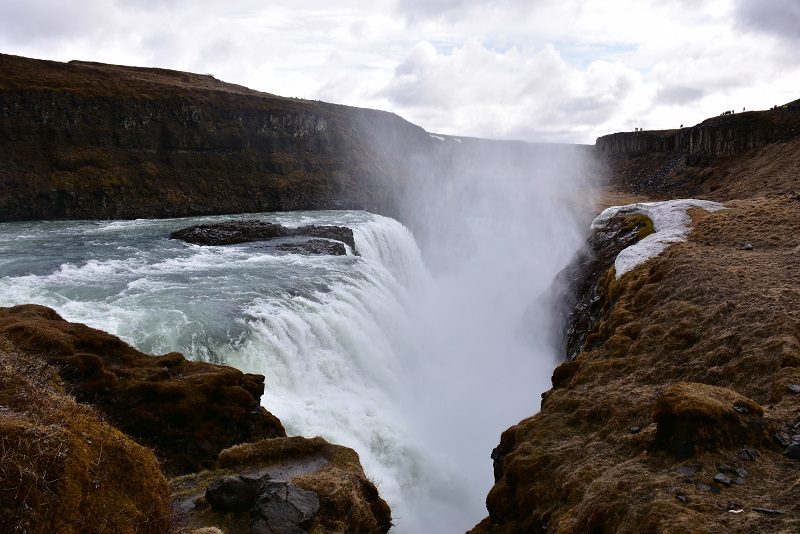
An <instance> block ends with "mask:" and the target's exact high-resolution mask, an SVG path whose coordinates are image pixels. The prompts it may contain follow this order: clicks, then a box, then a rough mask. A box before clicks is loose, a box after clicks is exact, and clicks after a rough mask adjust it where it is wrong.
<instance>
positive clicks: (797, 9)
mask: <svg viewBox="0 0 800 534" xmlns="http://www.w3.org/2000/svg"><path fill="white" fill-rule="evenodd" d="M735 14H736V19H737V21H738V22H739V24H741V25H742V26H743V27H745V28H748V29H751V30H756V31H760V32H763V33H767V34H771V35H774V36H777V37H779V38H782V39H787V40H789V41H794V42H797V41H800V3H798V2H797V0H738V2H737V4H736V10H735Z"/></svg>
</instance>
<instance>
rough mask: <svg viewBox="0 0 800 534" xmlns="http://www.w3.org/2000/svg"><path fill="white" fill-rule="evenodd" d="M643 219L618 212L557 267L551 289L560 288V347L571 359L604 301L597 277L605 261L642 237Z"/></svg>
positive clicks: (604, 268) (602, 273)
mask: <svg viewBox="0 0 800 534" xmlns="http://www.w3.org/2000/svg"><path fill="white" fill-rule="evenodd" d="M645 225H646V223H645V221H644V220H643V218H642V217H630V216H627V217H626V216H620V217H617V218H615V219H613V220H612V221H610V222H609V224H608V225H607V226H605V227H604V228H602V229H598V230H594V231H592V233H591V234H590V235H589V237H588V238H587V239H586V243H585V244H584V245H583V247H582V248H581V249H580V250H579V251H578V252H577V253H576V254H575V256H574V257H573V259H572V261H570V263H569V265H568V266H567V267H566V268H565V269H564V270H563V271H561V272H560V273H559V274H558V275H557V277H556V279H555V281H554V283H553V286H552V289H551V292H553V293H560V291H562V290H564V291H565V293H564V294H563V297H564V298H557V297H552V298H553V300H555V301H557V302H560V303H561V304H560V307H559V317H560V322H561V330H562V331H563V341H562V343H563V350H564V352H565V354H566V355H567V360H572V359H574V358H575V357H576V356H577V355H578V353H579V352H580V351H581V350H583V349H584V346H585V343H586V338H587V336H588V335H589V333H590V331H591V327H592V325H594V324H595V323H596V322H597V321H598V320H599V319H600V317H601V316H602V314H603V310H604V309H605V307H606V306H607V305H608V303H607V302H606V299H605V298H604V296H603V294H602V288H601V280H602V278H603V277H604V276H605V275H606V271H607V270H608V267H609V265H613V264H614V259H615V258H616V257H617V255H618V254H619V253H620V252H621V251H622V250H623V249H625V248H627V247H629V246H630V245H633V244H634V243H636V242H637V241H638V240H639V239H640V237H642V234H641V232H642V230H643V228H644V227H645Z"/></svg>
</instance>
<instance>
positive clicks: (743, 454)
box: [738, 447, 758, 462]
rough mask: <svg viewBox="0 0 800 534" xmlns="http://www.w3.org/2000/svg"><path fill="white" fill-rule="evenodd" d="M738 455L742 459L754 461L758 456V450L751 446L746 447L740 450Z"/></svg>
mask: <svg viewBox="0 0 800 534" xmlns="http://www.w3.org/2000/svg"><path fill="white" fill-rule="evenodd" d="M738 456H739V459H740V460H744V461H746V462H753V461H755V459H756V458H757V457H758V452H757V451H756V450H754V449H751V448H749V447H744V448H743V449H742V450H740V451H739V455H738Z"/></svg>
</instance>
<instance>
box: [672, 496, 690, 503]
mask: <svg viewBox="0 0 800 534" xmlns="http://www.w3.org/2000/svg"><path fill="white" fill-rule="evenodd" d="M675 498H676V499H678V500H679V501H681V502H682V503H683V504H687V503H688V502H689V499H688V498H687V497H686V496H685V495H676V496H675Z"/></svg>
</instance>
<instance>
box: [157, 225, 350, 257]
mask: <svg viewBox="0 0 800 534" xmlns="http://www.w3.org/2000/svg"><path fill="white" fill-rule="evenodd" d="M282 237H316V238H322V239H312V240H310V241H306V242H304V243H283V244H280V245H278V246H277V248H278V249H279V250H283V251H285V252H293V251H294V252H301V253H306V254H334V255H339V256H340V255H342V254H344V253H345V251H344V247H342V248H341V254H339V251H340V249H339V248H338V247H329V246H324V245H323V244H324V243H325V242H326V241H325V240H328V239H330V240H334V241H339V242H340V243H343V244H345V245H347V246H349V247H350V249H351V250H352V251H353V252H356V242H355V237H354V236H353V230H352V229H351V228H347V227H345V226H320V225H308V226H299V227H297V228H287V227H286V226H283V225H281V224H275V223H271V222H267V221H258V220H252V221H228V222H222V223H216V224H199V225H196V226H190V227H188V228H183V229H181V230H176V231H175V232H172V233H171V234H170V238H172V239H180V240H181V241H185V242H187V243H192V244H195V245H216V246H219V245H235V244H239V243H252V242H256V241H270V240H273V239H279V238H282Z"/></svg>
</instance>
